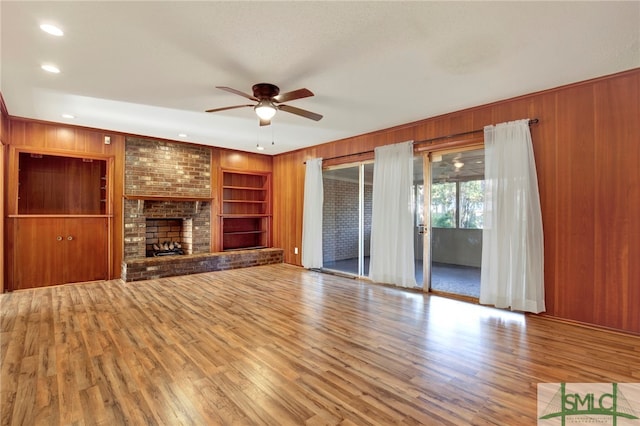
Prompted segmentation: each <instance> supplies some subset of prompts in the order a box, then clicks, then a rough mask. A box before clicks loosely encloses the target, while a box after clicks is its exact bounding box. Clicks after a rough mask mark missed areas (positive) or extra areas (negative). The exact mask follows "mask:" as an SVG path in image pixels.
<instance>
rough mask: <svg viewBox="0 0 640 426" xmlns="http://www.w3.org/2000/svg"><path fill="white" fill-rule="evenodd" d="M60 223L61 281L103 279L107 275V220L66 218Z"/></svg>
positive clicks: (73, 281)
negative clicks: (61, 227) (62, 234)
mask: <svg viewBox="0 0 640 426" xmlns="http://www.w3.org/2000/svg"><path fill="white" fill-rule="evenodd" d="M63 221H64V226H63V229H64V236H63V237H64V247H65V258H64V264H65V265H64V266H65V269H64V272H65V273H64V282H65V283H75V282H81V281H95V280H104V279H107V276H108V260H109V258H108V254H107V249H108V244H107V219H106V218H104V217H97V218H93V217H84V218H69V219H63Z"/></svg>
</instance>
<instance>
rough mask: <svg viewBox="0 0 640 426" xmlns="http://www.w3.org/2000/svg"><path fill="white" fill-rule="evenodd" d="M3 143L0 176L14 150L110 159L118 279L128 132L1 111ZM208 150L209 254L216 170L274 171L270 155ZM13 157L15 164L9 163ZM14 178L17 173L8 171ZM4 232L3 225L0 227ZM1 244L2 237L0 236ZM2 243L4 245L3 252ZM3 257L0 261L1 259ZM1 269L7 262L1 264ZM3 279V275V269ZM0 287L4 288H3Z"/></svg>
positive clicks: (6, 197) (10, 184)
mask: <svg viewBox="0 0 640 426" xmlns="http://www.w3.org/2000/svg"><path fill="white" fill-rule="evenodd" d="M0 132H1V133H0V135H2V143H3V144H6V145H7V147H6V149H3V151H2V154H3V155H6V156H7V157H8V158H7V160H6V161H4V159H2V160H3V161H2V163H1V164H2V167H3V170H2V177H4V176H6V174H5V170H4V167H6V165H8V167H17V161H16V160H17V155H16V153H17V152H18V151H29V152H38V153H43V154H57V155H69V156H82V155H86V156H88V157H91V156H97V157H104V158H110V159H112V171H111V172H112V174H113V180H112V197H113V202H112V207H113V209H112V214H113V226H112V230H111V243H112V247H111V249H110V252H111V258H112V261H111V268H110V269H111V276H112V277H113V278H119V277H120V273H121V266H122V257H123V217H122V199H123V191H124V152H125V137H126V136H127V135H126V134H122V133H117V132H110V131H106V130H104V131H103V130H99V129H88V128H84V127H78V126H69V125H63V124H57V123H48V122H40V121H35V120H26V119H21V118H18V117H10V116H8V114H6V113H4V112H3V119H2V127H1V128H0ZM106 135H108V136H111V144H110V145H105V144H104V136H106ZM210 149H211V187H212V188H214V190H213V191H212V196H213V200H212V204H211V251H212V252H217V251H220V234H219V232H220V226H219V217H218V214H219V204H220V203H219V199H218V197H219V194H218V192H219V191H217V189H216V188H218V176H219V173H218V170H219V168H220V167H224V168H233V169H240V170H256V171H269V172H270V171H272V163H273V159H272V157H271V156H269V155H264V154H255V153H247V152H240V151H233V150H228V149H222V148H210ZM12 157H15V158H13V160H11V158H12ZM8 176H17V173H8ZM2 177H0V179H2ZM17 187H18V185H17V182H15V181H14V180H11V179H10V180H9V181H7V182H6V185H5V184H4V183H3V185H2V191H3V193H2V197H1V198H2V202H6V203H7V204H6V209H5V211H4V212H3V214H2V221H4V218H5V217H6V215H12V214H16V213H17V192H16V191H17ZM2 229H4V226H3V227H2ZM2 241H4V236H3V237H2ZM4 246H5V244H3V245H2V247H3V248H4ZM5 258H6V255H5V254H3V255H2V256H1V257H0V259H5ZM0 264H1V265H2V266H3V267H4V265H5V262H0ZM1 275H2V277H5V276H6V275H5V271H4V270H3V271H2V274H1ZM2 289H4V287H3V288H2Z"/></svg>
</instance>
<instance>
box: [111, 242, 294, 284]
mask: <svg viewBox="0 0 640 426" xmlns="http://www.w3.org/2000/svg"><path fill="white" fill-rule="evenodd" d="M282 261H283V250H282V249H277V248H266V249H259V250H244V251H243V250H240V251H228V252H223V253H208V254H198V255H192V256H163V257H147V258H143V259H134V260H129V261H124V262H122V280H123V281H125V282H130V281H140V280H150V279H156V278H164V277H174V276H178V275H189V274H198V273H202V272H212V271H223V270H226V269H237V268H247V267H250V266H260V265H269V264H274V263H282Z"/></svg>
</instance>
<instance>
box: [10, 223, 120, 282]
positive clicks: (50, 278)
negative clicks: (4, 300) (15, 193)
mask: <svg viewBox="0 0 640 426" xmlns="http://www.w3.org/2000/svg"><path fill="white" fill-rule="evenodd" d="M15 226H16V228H15V238H14V241H15V243H14V247H13V253H12V257H13V262H12V268H13V270H12V282H11V283H10V285H11V289H12V290H19V289H25V288H33V287H44V286H49V285H56V284H65V283H73V282H81V281H94V280H102V279H107V278H108V268H109V267H108V265H109V264H108V252H107V250H108V238H107V218H104V217H98V218H88V217H86V218H20V219H17V220H16V225H15Z"/></svg>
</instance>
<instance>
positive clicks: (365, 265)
mask: <svg viewBox="0 0 640 426" xmlns="http://www.w3.org/2000/svg"><path fill="white" fill-rule="evenodd" d="M363 184H364V186H363V188H362V191H363V204H362V231H363V241H362V255H363V258H362V271H361V275H362V276H368V275H369V256H370V254H371V212H372V211H373V210H372V207H373V163H369V164H365V165H364V171H363Z"/></svg>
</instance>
